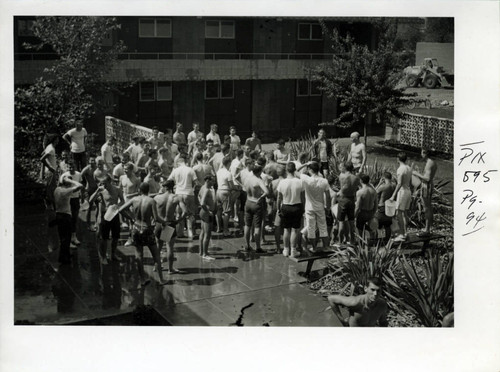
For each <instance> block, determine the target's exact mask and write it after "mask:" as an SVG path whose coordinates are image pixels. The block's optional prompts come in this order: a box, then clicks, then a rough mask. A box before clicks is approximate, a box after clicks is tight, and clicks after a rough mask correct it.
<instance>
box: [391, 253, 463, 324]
mask: <svg viewBox="0 0 500 372" xmlns="http://www.w3.org/2000/svg"><path fill="white" fill-rule="evenodd" d="M453 261H454V260H453V253H449V254H445V255H443V256H440V255H439V254H438V253H436V252H434V253H431V254H430V256H429V257H428V258H427V259H425V260H424V265H423V268H422V272H421V273H419V272H418V271H417V268H416V265H415V263H414V262H413V261H411V260H408V259H407V258H406V257H404V256H403V257H401V259H400V261H399V262H400V265H398V267H397V269H396V267H391V268H389V270H388V271H386V272H385V273H384V274H383V275H384V281H385V283H387V286H388V287H387V288H386V289H387V290H386V295H387V297H388V298H389V300H390V303H389V305H390V306H392V307H394V308H398V307H402V308H404V309H406V310H408V311H410V312H412V313H413V314H415V316H417V317H418V319H419V320H420V321H421V322H422V324H423V325H424V326H426V327H437V326H439V325H440V324H441V322H442V320H443V318H444V316H446V315H447V314H449V313H451V312H453V307H454V277H453V269H454V263H453Z"/></svg>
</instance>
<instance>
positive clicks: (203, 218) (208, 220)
mask: <svg viewBox="0 0 500 372" xmlns="http://www.w3.org/2000/svg"><path fill="white" fill-rule="evenodd" d="M200 219H201V221H202V222H205V223H212V222H213V220H214V217H213V216H211V215H210V214H209V213H208V212H207V211H205V210H204V209H203V208H202V209H201V210H200Z"/></svg>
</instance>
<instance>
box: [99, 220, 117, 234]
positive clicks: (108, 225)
mask: <svg viewBox="0 0 500 372" xmlns="http://www.w3.org/2000/svg"><path fill="white" fill-rule="evenodd" d="M110 233H111V238H112V239H113V240H118V239H120V217H119V216H116V217H115V218H113V219H112V220H111V221H106V220H105V219H104V218H103V219H102V222H101V224H100V226H99V235H100V237H101V239H103V240H108V239H109V234H110Z"/></svg>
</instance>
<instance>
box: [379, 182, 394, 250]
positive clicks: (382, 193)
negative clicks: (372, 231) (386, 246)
mask: <svg viewBox="0 0 500 372" xmlns="http://www.w3.org/2000/svg"><path fill="white" fill-rule="evenodd" d="M394 188H395V186H394V184H393V183H392V175H391V174H390V173H389V172H384V175H383V177H382V178H380V182H379V184H378V185H377V187H376V188H375V190H376V191H377V196H378V211H377V214H376V218H377V220H378V227H379V229H382V228H384V229H385V240H386V241H387V240H389V239H390V238H391V225H392V217H388V216H387V215H386V214H385V201H386V200H388V199H390V198H391V196H392V194H393V193H394Z"/></svg>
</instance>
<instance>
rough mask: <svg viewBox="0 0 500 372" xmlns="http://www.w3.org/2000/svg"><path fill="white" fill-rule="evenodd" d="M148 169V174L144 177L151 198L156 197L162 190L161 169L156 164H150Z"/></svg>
mask: <svg viewBox="0 0 500 372" xmlns="http://www.w3.org/2000/svg"><path fill="white" fill-rule="evenodd" d="M147 169H148V174H146V177H144V182H146V183H147V184H148V185H149V196H151V197H155V196H156V195H157V194H158V193H159V192H160V189H161V185H160V168H159V167H158V165H156V164H155V163H150V164H149V165H148V167H147Z"/></svg>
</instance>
